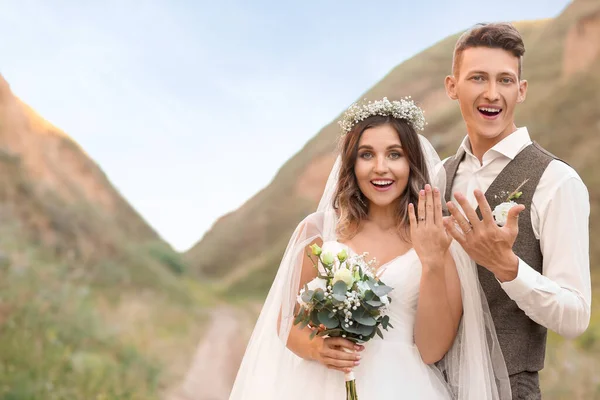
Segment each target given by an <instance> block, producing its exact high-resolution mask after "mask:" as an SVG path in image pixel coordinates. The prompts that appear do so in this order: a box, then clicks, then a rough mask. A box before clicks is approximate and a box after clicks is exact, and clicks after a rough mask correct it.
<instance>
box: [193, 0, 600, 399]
mask: <svg viewBox="0 0 600 400" xmlns="http://www.w3.org/2000/svg"><path fill="white" fill-rule="evenodd" d="M515 25H516V26H517V28H518V29H519V30H520V31H521V32H522V34H523V36H524V41H525V45H526V48H527V52H526V54H525V61H524V78H525V79H527V80H528V81H529V94H528V98H527V100H526V102H525V103H524V104H523V105H521V106H520V107H519V108H518V112H517V115H516V119H517V123H518V125H519V126H524V125H525V126H527V127H528V128H529V132H530V134H531V135H532V137H533V139H534V140H536V141H538V142H539V143H541V144H542V145H543V146H544V147H546V148H547V149H548V150H550V151H551V152H553V153H554V154H556V155H558V156H559V157H561V158H563V159H564V160H565V161H567V162H568V163H569V164H570V165H572V166H573V167H574V168H575V169H576V170H577V171H578V172H579V174H580V175H581V177H582V178H583V180H584V181H585V183H586V184H587V187H588V189H589V192H590V201H591V209H592V215H591V238H590V244H591V246H590V247H591V249H590V251H591V265H592V275H593V285H594V294H595V295H597V294H600V281H599V278H600V267H599V263H600V248H598V246H594V243H596V242H597V241H598V240H600V211H599V210H600V172H598V167H600V161H599V158H598V154H599V153H600V106H599V104H600V3H598V2H597V1H593V0H575V1H574V2H572V3H571V4H570V5H569V6H568V7H567V8H566V9H565V10H564V11H563V13H562V14H561V15H559V16H558V17H556V18H554V19H549V20H543V21H533V22H519V23H516V24H515ZM458 35H459V34H457V35H453V36H451V37H448V38H446V39H444V40H442V41H440V42H438V43H436V44H434V45H433V46H431V47H430V48H428V49H426V50H424V51H423V52H422V53H420V54H418V55H416V56H415V57H413V58H411V59H410V60H407V61H406V62H404V63H402V64H401V65H399V66H398V67H396V68H394V69H393V70H392V71H391V72H390V73H389V74H388V75H387V76H385V77H384V78H383V79H382V80H381V81H380V82H379V83H378V84H376V85H375V86H374V87H373V88H371V89H369V90H368V91H367V92H366V93H365V94H364V96H361V98H363V97H364V98H368V99H377V98H381V97H383V96H387V97H389V98H390V99H396V98H400V97H403V96H407V95H411V96H412V97H413V98H414V99H416V100H417V101H419V102H420V103H421V104H422V106H423V108H424V109H425V110H426V115H427V117H428V121H429V125H428V127H427V129H426V131H425V135H426V136H427V137H428V138H429V139H430V140H431V141H432V143H433V144H434V146H435V147H436V149H437V150H438V152H439V153H440V155H441V156H442V157H445V156H448V155H450V154H452V153H454V152H455V151H456V148H457V146H458V144H459V142H460V140H461V139H462V137H463V136H464V135H465V127H464V124H463V122H462V118H461V115H460V112H459V109H458V105H457V104H456V103H455V102H452V101H450V100H449V99H448V98H447V97H446V96H445V93H444V89H443V79H444V77H445V76H446V75H447V74H448V73H449V72H450V67H451V60H452V49H453V46H454V43H455V42H456V39H457V38H458ZM338 119H339V116H336V117H335V118H334V119H333V120H332V122H331V123H330V124H328V125H327V126H325V127H324V128H323V129H322V130H321V131H320V132H318V133H317V135H316V136H315V137H314V138H313V139H311V140H310V141H309V142H308V143H307V144H306V145H305V146H304V148H303V149H302V150H301V151H299V152H298V153H297V154H296V155H295V156H294V157H292V158H291V159H290V160H289V161H288V162H287V163H286V164H285V165H283V166H282V168H281V169H280V171H279V172H278V174H277V176H276V177H275V178H274V180H273V181H272V183H271V184H270V185H269V186H267V187H266V188H264V189H263V190H262V191H260V192H259V193H258V194H256V196H254V197H253V198H251V199H249V200H248V201H247V202H246V204H244V205H243V206H242V207H240V208H239V209H238V210H236V211H234V212H232V213H230V214H227V215H225V216H223V217H222V218H221V219H219V220H218V221H217V222H216V223H215V224H214V226H213V227H212V229H211V230H210V231H209V232H208V233H206V235H205V236H204V237H203V238H202V239H201V240H200V241H199V242H198V243H197V244H196V245H195V246H194V247H193V248H191V249H190V250H189V251H188V252H187V253H186V254H185V260H186V262H187V263H188V264H189V266H190V268H191V269H192V272H193V273H194V274H197V275H198V276H201V277H202V279H204V280H205V281H210V282H213V284H214V285H215V287H217V288H218V290H220V291H222V292H224V293H228V294H229V295H231V296H235V297H237V298H239V299H240V300H243V301H252V300H253V301H256V302H260V301H262V299H263V298H264V296H265V295H266V293H267V291H268V289H269V287H270V284H271V282H272V279H273V277H274V275H275V272H276V269H277V267H278V264H279V261H280V257H281V256H282V254H283V251H284V249H285V245H286V243H287V241H288V239H289V236H290V234H291V232H292V231H293V229H294V228H295V226H296V225H297V223H298V222H299V221H300V220H301V219H302V218H303V217H304V216H305V215H307V214H308V213H310V212H312V211H313V210H314V209H315V207H316V204H317V202H318V199H319V197H320V194H321V192H322V189H323V187H324V184H325V179H326V177H327V174H328V173H329V170H330V168H331V165H332V164H333V160H334V151H335V146H336V140H337V137H338V134H339V130H338V126H337V124H336V121H337V120H338ZM566 234H568V233H566ZM232 249H235V251H232ZM595 297H597V296H595ZM596 304H597V301H596V300H595V306H594V310H596V309H598V308H597V306H596ZM550 344H551V345H550V348H549V351H548V367H547V368H546V370H545V371H544V375H543V385H544V393H545V397H544V398H551V399H562V398H582V399H584V398H585V399H589V398H592V397H593V396H599V398H600V382H598V381H597V380H596V378H595V375H594V373H593V372H586V371H591V370H592V369H597V368H598V367H600V365H599V364H600V362H599V361H598V359H600V357H599V355H600V315H599V313H598V312H593V316H592V324H591V327H590V329H589V330H588V331H587V332H586V333H585V334H584V335H583V336H582V337H580V338H579V339H578V340H577V341H574V342H570V341H569V342H567V341H564V340H562V339H561V338H559V337H557V336H551V338H550ZM558 378H560V379H558ZM565 396H566V397H565Z"/></svg>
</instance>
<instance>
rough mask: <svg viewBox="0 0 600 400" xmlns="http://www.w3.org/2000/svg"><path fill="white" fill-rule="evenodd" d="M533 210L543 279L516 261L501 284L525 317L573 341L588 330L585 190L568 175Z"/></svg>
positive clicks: (587, 216) (522, 262) (588, 285)
mask: <svg viewBox="0 0 600 400" xmlns="http://www.w3.org/2000/svg"><path fill="white" fill-rule="evenodd" d="M537 211H538V216H539V221H540V223H539V228H538V232H539V235H540V247H541V250H542V254H543V257H544V262H543V275H542V274H540V273H539V272H537V271H535V270H534V269H533V268H531V267H530V266H529V265H527V263H525V262H524V261H523V260H521V259H519V265H518V272H517V277H516V278H515V279H514V280H512V281H508V282H504V283H501V286H502V288H503V289H504V291H505V292H506V293H507V294H508V296H509V297H510V298H511V299H513V300H514V301H515V302H516V303H517V305H518V306H519V308H521V309H522V310H523V311H524V312H525V313H526V314H527V316H529V318H531V319H532V320H534V321H535V322H537V323H538V324H540V325H542V326H545V327H546V328H548V329H551V330H553V331H555V332H557V333H558V334H560V335H562V336H565V337H567V338H575V337H577V336H579V335H580V334H582V333H583V332H584V331H585V330H586V328H587V327H588V324H589V321H590V309H591V283H590V264H589V214H590V204H589V194H588V191H587V188H586V187H585V185H584V184H583V182H582V181H581V180H580V178H579V177H578V176H570V177H567V178H566V179H564V181H563V182H562V183H561V184H560V185H559V186H558V188H557V190H556V192H555V194H554V195H552V196H551V199H550V200H549V203H548V206H547V207H542V208H541V209H538V210H537Z"/></svg>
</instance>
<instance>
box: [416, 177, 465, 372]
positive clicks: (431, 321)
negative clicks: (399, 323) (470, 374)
mask: <svg viewBox="0 0 600 400" xmlns="http://www.w3.org/2000/svg"><path fill="white" fill-rule="evenodd" d="M418 208H419V213H418V215H419V216H420V218H421V219H420V221H419V222H417V218H416V215H415V208H414V205H413V204H410V205H409V217H410V232H411V233H410V234H411V240H412V243H413V247H414V248H415V251H416V252H417V255H418V256H419V259H420V260H421V264H422V268H421V271H422V272H421V283H420V287H419V300H418V303H417V315H416V320H415V328H414V330H415V331H414V335H415V344H416V345H417V347H418V349H419V353H421V358H422V359H423V361H424V362H425V363H427V364H433V363H435V362H437V361H439V360H441V359H442V357H443V356H444V355H445V354H446V352H447V351H448V350H449V349H450V347H451V346H452V342H453V341H454V338H455V337H456V332H457V330H458V324H459V322H460V317H461V315H462V297H461V286H460V280H459V277H458V272H457V271H456V264H455V263H454V259H453V258H452V254H451V252H450V250H449V247H450V243H451V242H452V238H451V237H450V235H449V234H448V233H447V232H446V230H445V228H444V225H443V222H442V221H443V216H442V203H441V193H440V191H439V190H438V189H437V188H435V189H433V190H432V188H431V186H430V185H425V189H424V190H421V191H420V193H419V201H418Z"/></svg>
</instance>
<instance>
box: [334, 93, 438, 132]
mask: <svg viewBox="0 0 600 400" xmlns="http://www.w3.org/2000/svg"><path fill="white" fill-rule="evenodd" d="M424 114H425V111H423V109H422V108H420V107H419V106H417V105H416V104H415V102H414V101H413V100H411V97H410V96H408V97H405V98H403V99H400V100H394V101H389V100H388V98H387V97H384V98H383V99H382V100H377V101H369V102H368V103H366V104H362V105H359V104H357V103H354V104H352V105H351V106H350V107H348V110H346V112H345V113H344V115H343V116H342V119H341V120H340V121H338V124H339V125H340V127H341V128H342V132H343V133H342V135H345V134H346V133H348V132H350V131H351V130H352V128H353V127H354V125H356V124H358V123H359V122H360V121H364V120H365V119H367V118H369V117H372V116H374V115H382V116H384V117H386V116H392V117H394V118H398V119H403V120H405V121H406V122H407V123H408V124H410V125H411V126H412V127H413V129H414V130H415V131H422V130H424V129H425V125H427V123H426V122H425V115H424Z"/></svg>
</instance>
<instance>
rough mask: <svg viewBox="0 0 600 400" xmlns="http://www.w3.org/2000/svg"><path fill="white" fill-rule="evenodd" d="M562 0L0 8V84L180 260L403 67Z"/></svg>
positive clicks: (235, 1) (1, 1)
mask: <svg viewBox="0 0 600 400" xmlns="http://www.w3.org/2000/svg"><path fill="white" fill-rule="evenodd" d="M50 3H52V6H51V5H50ZM568 3H570V1H568V0H530V1H523V0H503V1H502V2H500V3H494V2H481V1H476V0H454V1H451V2H450V1H442V0H437V1H434V0H420V1H416V0H413V1H403V0H396V1H392V0H381V1H377V2H372V4H369V3H368V2H365V1H354V0H346V1H324V0H322V1H311V0H309V1H304V2H284V1H241V0H225V1H218V2H217V1H210V2H209V1H184V0H162V1H159V0H148V1H142V0H138V1H133V0H122V1H120V0H108V1H95V2H92V1H76V0H62V1H61V0H55V1H52V2H49V1H41V0H39V1H34V0H31V1H29V0H0V74H2V75H3V76H4V78H5V79H6V80H7V81H8V82H9V84H10V85H11V87H12V90H13V92H14V93H15V94H16V95H17V96H19V97H20V98H21V99H22V100H23V101H25V102H26V103H28V104H29V105H31V106H32V107H33V108H34V109H36V110H37V111H38V112H39V113H40V114H41V115H42V116H43V117H44V118H45V119H47V120H48V121H50V122H52V123H53V124H54V125H56V126H58V127H59V128H61V129H62V130H64V131H65V132H67V133H68V134H69V135H70V136H71V137H72V138H73V139H75V140H76V141H77V142H78V143H79V144H80V145H81V146H82V147H83V148H84V149H85V150H86V152H87V153H88V154H89V155H90V156H91V157H92V158H93V159H94V160H95V161H96V162H97V163H98V164H99V165H100V167H101V168H102V169H103V170H104V171H105V172H106V174H107V175H108V177H109V179H110V180H111V182H112V183H113V184H114V185H115V186H116V187H117V189H118V190H119V191H120V192H121V193H122V194H123V196H124V197H125V198H126V199H127V200H128V201H129V202H131V203H132V205H133V206H134V207H135V208H136V209H137V210H138V211H139V212H140V213H141V214H142V216H143V217H144V218H145V219H146V220H147V221H148V222H149V223H150V225H152V226H153V227H154V228H155V229H156V230H157V231H158V232H159V233H160V234H161V235H162V237H163V238H164V239H165V240H167V241H168V242H169V243H171V245H172V246H173V247H174V248H175V249H177V250H186V249H188V248H189V247H190V246H192V245H193V244H195V243H196V242H197V241H198V240H199V239H200V238H201V237H202V235H203V234H204V233H205V232H206V231H207V230H208V229H210V227H211V226H212V224H213V223H214V222H215V220H216V219H217V218H219V217H220V216H222V215H223V214H225V213H227V212H229V211H233V210H235V209H236V208H238V207H239V206H240V205H242V204H243V203H244V202H245V201H246V200H248V199H249V198H251V197H252V196H253V195H254V194H256V193H257V192H258V191H259V190H260V189H262V188H263V187H265V186H266V185H268V184H269V182H270V181H271V180H272V179H273V177H274V175H275V174H276V172H277V170H278V169H279V168H280V167H281V166H282V165H283V164H284V163H285V161H286V160H288V159H289V158H290V157H291V156H292V155H293V154H294V153H296V152H297V151H299V150H300V149H301V148H302V146H303V145H304V144H305V143H306V142H307V141H308V140H309V139H310V138H311V137H313V136H314V135H315V134H316V133H317V132H318V131H319V129H321V128H322V127H323V126H324V125H326V124H327V123H329V122H331V120H332V118H334V117H336V116H337V115H338V114H339V113H340V112H341V111H343V109H344V108H346V107H347V106H348V105H349V104H351V103H352V102H353V101H355V100H357V99H358V98H359V97H360V96H361V94H362V93H364V92H365V91H366V90H368V89H369V88H370V87H371V86H373V85H374V84H375V83H377V82H378V81H379V80H381V79H382V78H383V77H384V75H385V74H387V73H388V72H389V71H390V70H391V69H392V68H394V67H395V66H396V65H398V64H400V63H401V62H402V61H403V60H406V59H407V58H409V57H411V56H413V55H415V54H417V53H418V52H420V51H422V50H424V49H425V48H427V47H429V46H431V45H432V44H434V43H435V42H437V41H439V40H441V39H443V38H445V37H446V36H448V35H451V34H454V33H457V32H459V31H461V30H463V29H466V28H468V27H469V26H471V25H473V24H475V23H477V22H489V21H503V20H508V21H512V20H524V19H538V18H547V17H554V16H556V15H558V14H559V13H560V12H561V11H562V10H563V9H564V7H565V6H566V5H567V4H568ZM441 84H442V82H440V85H441Z"/></svg>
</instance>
